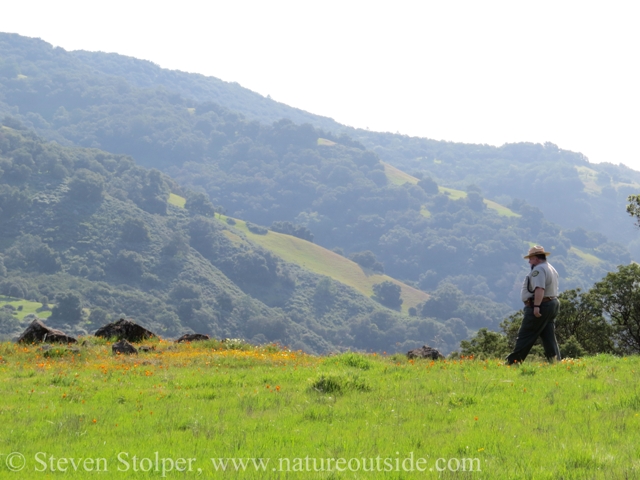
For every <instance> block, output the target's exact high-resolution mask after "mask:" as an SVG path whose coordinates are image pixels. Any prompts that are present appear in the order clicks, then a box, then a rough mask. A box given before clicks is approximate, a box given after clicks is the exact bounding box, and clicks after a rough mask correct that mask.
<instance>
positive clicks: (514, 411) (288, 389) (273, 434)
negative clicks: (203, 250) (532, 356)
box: [0, 339, 640, 480]
mask: <svg viewBox="0 0 640 480" xmlns="http://www.w3.org/2000/svg"><path fill="white" fill-rule="evenodd" d="M88 342H89V345H88V346H83V347H80V352H78V353H75V352H72V353H71V354H65V355H59V356H50V357H43V355H42V352H41V351H40V350H39V348H38V347H37V346H29V347H20V346H16V345H13V344H7V343H5V344H0V357H1V360H0V362H1V363H0V393H1V394H2V396H3V403H2V405H1V406H0V415H1V416H2V421H3V429H2V431H3V434H2V438H1V439H0V442H1V443H2V447H1V449H0V450H1V453H3V458H2V461H0V477H1V478H39V477H40V476H42V478H49V477H58V476H59V477H60V478H62V477H64V478H83V479H84V478H92V477H93V476H94V475H99V476H100V478H139V477H142V478H185V477H190V476H201V478H252V479H253V478H256V479H257V478H261V479H262V478H265V479H272V478H273V479H276V478H304V479H306V478H364V479H368V478H372V479H388V478H393V479H400V478H403V479H411V478H434V479H437V478H488V479H498V480H500V479H514V478H518V479H519V478H531V479H553V480H555V479H559V478H563V479H585V478H589V479H591V478H593V479H627V478H638V476H640V460H639V458H640V447H639V446H638V438H639V433H638V432H640V417H639V414H640V390H639V389H638V376H637V373H636V372H637V371H638V369H640V359H639V358H638V357H629V358H616V357H611V356H598V357H593V358H587V359H584V360H580V361H573V360H569V361H565V362H563V363H558V364H554V365H547V364H539V363H537V362H528V363H526V364H525V368H523V367H518V368H513V367H511V368H509V367H505V366H503V365H502V364H501V362H500V361H497V360H493V361H476V360H462V361H453V362H452V361H448V362H432V361H407V360H406V359H404V358H403V357H400V356H393V357H385V356H380V355H363V354H343V355H339V356H336V357H312V356H306V355H303V354H301V353H300V352H290V351H287V350H280V349H278V348H274V347H271V346H269V347H263V348H249V349H240V350H230V349H225V348H224V346H223V344H219V343H217V342H205V343H203V344H197V343H194V344H191V345H173V344H171V343H165V342H161V343H157V344H156V350H155V351H154V352H153V353H150V354H140V355H139V356H136V357H123V356H115V357H114V356H112V355H111V353H110V348H109V345H100V344H94V343H93V342H92V340H91V339H89V340H88ZM363 366H364V368H363ZM9 452H20V453H21V454H23V455H24V456H25V460H26V468H25V470H23V471H22V472H21V473H13V472H10V471H9V470H8V468H7V463H6V462H7V460H6V456H7V455H8V454H9ZM39 452H44V453H42V454H40V453H39ZM155 452H158V459H159V462H158V471H157V472H154V471H152V472H149V473H143V472H140V471H138V472H135V471H133V456H134V455H135V456H136V459H137V466H138V468H140V466H148V465H149V463H146V461H142V463H140V459H143V458H150V459H151V464H150V465H151V466H152V468H154V462H155V456H156V453H155ZM36 455H39V457H37V458H39V459H40V460H42V461H43V462H44V464H43V463H40V462H37V461H36ZM118 456H120V457H118ZM51 457H53V458H54V460H53V466H54V468H58V467H60V466H62V467H65V464H64V462H63V463H62V464H60V463H59V462H58V461H57V459H58V458H74V462H75V463H76V465H80V466H79V469H78V471H74V469H73V467H72V464H71V461H70V460H68V461H67V464H66V467H67V471H66V472H59V471H57V472H52V471H51V463H50V458H51ZM307 457H308V458H309V459H310V463H309V465H310V466H311V467H310V469H311V470H312V469H313V459H316V466H319V465H320V463H319V461H320V459H321V458H322V459H333V472H326V471H325V472H318V473H314V472H313V471H310V472H309V471H306V468H307V466H306V458H307ZM376 457H380V458H381V461H380V463H379V465H380V467H381V470H384V468H385V463H384V460H385V459H389V462H390V463H389V464H390V465H391V468H392V469H395V468H396V459H398V469H399V470H400V471H390V472H389V471H387V472H385V471H376V468H375V467H374V471H369V472H366V471H362V469H361V470H360V471H358V472H350V471H349V470H348V467H346V465H348V463H345V464H341V465H343V466H345V467H346V468H347V471H345V472H336V471H335V467H336V464H335V462H336V459H338V458H344V459H346V460H345V462H348V461H349V460H350V459H359V460H358V461H359V462H361V459H362V458H366V459H369V458H371V459H374V460H373V465H374V466H375V465H376V463H375V459H376ZM80 458H82V459H85V458H94V459H95V458H100V459H104V461H103V463H104V465H106V471H103V472H101V473H100V474H96V472H95V471H94V472H91V473H87V472H85V471H84V470H83V468H85V466H87V465H88V466H93V468H94V469H95V465H96V464H95V462H94V463H93V464H91V462H89V463H88V464H79V463H78V459H80ZM119 458H120V460H119ZM163 458H167V459H169V458H170V459H172V460H173V462H174V469H173V471H166V472H165V475H166V477H163V473H162V465H163V463H164V466H165V469H167V470H169V468H170V466H171V462H169V461H167V460H165V461H164V462H162V459H163ZM178 458H185V459H190V458H193V459H194V460H192V461H191V468H192V469H191V471H185V472H177V471H176V470H175V461H176V460H177V459H178ZM211 458H214V459H215V461H216V464H217V465H218V468H220V466H219V465H220V460H219V459H222V462H225V460H224V459H225V458H235V459H247V458H262V459H263V462H265V463H266V462H267V461H268V463H266V468H265V470H264V471H262V470H261V468H260V467H259V465H260V464H259V462H256V463H257V465H258V471H256V468H255V467H254V466H253V464H252V463H251V462H249V465H248V467H247V468H246V470H244V471H240V472H236V471H235V469H234V466H233V462H232V461H229V462H228V463H227V471H225V472H222V471H220V470H218V471H216V469H215V467H214V465H213V462H212V461H211ZM411 458H413V460H414V468H415V465H416V460H417V459H421V458H424V459H425V460H424V461H421V463H420V464H419V465H420V466H421V468H426V471H425V472H418V471H413V472H404V471H402V463H403V461H405V459H411ZM267 459H268V460H267ZM280 459H283V460H280ZM296 459H299V460H296ZM439 459H444V460H439ZM476 459H477V460H476ZM17 460H19V459H18V458H16V461H17ZM449 460H451V462H450V465H451V466H452V469H455V467H456V465H458V466H459V467H458V468H459V470H460V471H458V472H451V471H447V470H446V465H447V463H448V462H449ZM125 462H126V463H125ZM236 463H237V464H238V461H237V460H236ZM265 463H263V465H264V464H265ZM14 464H15V462H14ZM127 464H128V467H129V468H128V469H126V467H127ZM463 464H464V465H465V467H466V468H469V467H471V466H472V465H473V468H474V470H475V471H473V472H469V471H467V472H462V471H461V469H462V465H463ZM104 465H103V466H104ZM187 465H188V462H187V461H186V460H185V463H184V466H185V467H186V466H187ZM238 465H239V464H238ZM326 465H327V464H326V463H325V467H326ZM356 465H357V464H356V463H355V462H353V461H352V466H353V467H354V468H355V467H356ZM287 466H289V469H290V471H288V472H286V471H285V472H283V471H280V470H286V468H287ZM405 466H406V467H407V468H408V467H410V462H409V461H408V460H407V461H406V462H405ZM436 467H440V468H442V467H444V468H445V471H442V472H438V471H437V470H436ZM118 468H120V471H119V470H118ZM239 468H240V469H241V468H242V467H239ZM274 468H275V471H274ZM295 468H298V469H299V470H302V471H295ZM36 469H41V470H44V471H42V472H37V473H35V472H36ZM198 469H199V470H198ZM429 469H431V471H430V470H429ZM125 470H126V471H125Z"/></svg>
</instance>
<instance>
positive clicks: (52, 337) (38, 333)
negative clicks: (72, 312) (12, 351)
mask: <svg viewBox="0 0 640 480" xmlns="http://www.w3.org/2000/svg"><path fill="white" fill-rule="evenodd" d="M77 341H78V340H76V339H75V338H73V337H71V336H69V335H67V334H66V333H64V332H63V331H61V330H56V329H55V328H49V327H47V326H46V325H45V324H44V323H42V321H40V320H34V321H33V322H31V324H30V325H29V326H28V327H27V328H26V329H25V331H24V332H22V335H20V337H19V338H18V340H17V342H18V343H76V342H77Z"/></svg>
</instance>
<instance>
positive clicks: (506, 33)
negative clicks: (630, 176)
mask: <svg viewBox="0 0 640 480" xmlns="http://www.w3.org/2000/svg"><path fill="white" fill-rule="evenodd" d="M1 3H2V8H1V11H2V13H1V14H0V31H4V32H15V33H19V34H22V35H26V36H30V37H40V38H42V39H43V40H46V41H47V42H49V43H52V44H54V45H56V46H61V47H63V48H65V49H66V50H75V49H83V50H102V51H107V52H117V53H120V54H124V55H130V56H134V57H137V58H143V59H147V60H152V61H153V62H155V63H157V64H159V65H160V66H162V67H166V68H172V69H179V70H184V71H189V72H198V73H202V74H205V75H211V76H215V77H218V78H221V79H223V80H227V81H236V82H238V83H240V84H241V85H243V86H245V87H247V88H250V89H251V90H254V91H256V92H259V93H261V94H263V95H267V94H269V95H271V97H272V98H274V99H275V100H278V101H281V102H284V103H286V104H289V105H292V106H295V107H298V108H302V109H304V110H307V111H310V112H313V113H317V114H321V115H325V116H329V117H332V118H334V119H335V120H337V121H339V122H341V123H345V124H348V125H352V126H356V127H362V128H366V127H368V128H370V129H371V130H380V131H391V132H400V133H405V134H408V135H415V136H422V137H429V138H434V139H438V140H440V139H441V140H451V141H460V142H473V143H489V144H493V145H501V144H503V143H505V142H515V141H530V142H546V141H550V142H553V143H556V144H557V145H559V146H560V147H561V148H565V149H569V150H574V151H580V152H582V153H584V154H585V155H587V157H589V159H590V160H591V161H593V162H603V161H608V162H613V163H624V164H626V165H629V166H631V167H632V168H635V169H637V170H640V152H639V150H638V148H637V146H636V145H635V143H636V141H637V136H638V133H639V132H640V113H639V112H640V93H639V89H640V62H639V55H638V53H639V52H638V50H639V48H640V28H638V27H637V23H638V9H639V8H637V7H636V5H640V4H637V3H636V2H633V1H627V2H616V1H611V0H610V1H607V2H593V1H584V0H583V1H561V0H555V1H540V0H538V1H536V2H519V1H513V0H509V1H491V0H486V1H482V2H480V1H477V0H476V1H451V0H449V1H437V2H436V1H427V0H424V1H398V0H394V1H387V2H376V1H372V0H369V1H349V0H340V1H334V0H323V1H304V0H296V1H281V0H270V1H264V0H262V1H247V0H225V1H215V0H213V1H204V0H200V1H193V0H182V1H180V2H177V1H172V2H166V1H161V0H157V1H153V2H150V1H136V0H128V1H121V0H110V1H109V2H107V1H102V2H97V1H87V0H82V1H72V0H56V1H51V0H46V1H42V0H19V1H8V0H2V2H1Z"/></svg>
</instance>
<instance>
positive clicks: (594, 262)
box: [569, 247, 603, 266]
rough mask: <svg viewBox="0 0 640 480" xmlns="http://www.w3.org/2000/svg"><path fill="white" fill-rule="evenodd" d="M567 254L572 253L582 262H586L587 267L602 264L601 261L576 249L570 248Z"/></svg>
mask: <svg viewBox="0 0 640 480" xmlns="http://www.w3.org/2000/svg"><path fill="white" fill-rule="evenodd" d="M569 253H573V254H574V255H577V256H578V257H580V258H581V259H582V260H584V261H585V262H587V263H588V264H589V265H593V266H598V265H600V264H601V263H602V262H603V260H601V259H599V258H598V257H596V256H595V255H593V254H591V253H587V252H584V251H582V250H580V249H579V248H576V247H571V248H570V249H569Z"/></svg>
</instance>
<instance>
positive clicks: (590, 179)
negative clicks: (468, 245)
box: [70, 51, 640, 261]
mask: <svg viewBox="0 0 640 480" xmlns="http://www.w3.org/2000/svg"><path fill="white" fill-rule="evenodd" d="M70 55H71V56H72V57H73V58H75V59H78V60H80V61H81V62H82V63H83V64H85V65H87V66H90V67H91V68H94V69H96V70H97V71H99V72H102V73H104V74H108V75H115V76H118V77H121V78H123V79H126V80H127V82H129V83H130V84H132V85H136V86H138V87H144V88H152V87H159V86H162V87H164V88H166V89H167V90H168V91H172V92H176V93H179V94H180V95H181V96H182V97H184V98H186V99H190V100H193V101H196V102H204V101H213V102H216V103H218V104H220V105H221V106H224V107H227V108H229V109H230V110H232V111H236V112H239V113H242V114H243V115H245V116H246V117H247V119H249V120H258V121H260V122H263V123H272V122H274V121H278V120H280V119H281V118H288V119H290V120H292V121H293V122H295V123H298V124H302V123H309V124H311V125H313V126H315V127H317V128H321V129H323V130H327V131H330V132H332V133H333V134H334V135H338V136H341V135H346V136H349V137H351V138H353V139H355V140H357V141H359V142H360V143H361V144H362V145H363V146H365V147H366V148H368V149H371V150H372V151H374V152H375V153H376V154H377V155H378V156H379V157H380V158H381V159H382V160H384V161H386V162H389V163H390V164H392V165H394V166H396V167H399V168H401V169H403V170H405V171H407V172H411V173H417V174H423V175H427V176H431V177H432V178H434V179H435V180H436V181H437V182H438V183H441V184H443V185H447V186H450V187H457V188H462V189H465V188H466V187H467V186H468V185H472V184H473V185H477V186H479V187H480V188H481V189H482V191H483V192H484V194H485V195H487V197H489V198H492V199H495V200H498V201H499V202H500V203H502V204H504V205H509V204H510V203H511V202H514V201H515V202H517V201H518V200H525V201H526V202H527V203H529V204H530V205H532V206H534V207H537V208H539V209H540V210H542V212H543V213H544V215H545V216H546V218H548V219H549V220H551V221H553V222H555V223H558V224H559V225H561V226H562V227H563V228H565V229H576V228H582V229H584V230H592V231H595V232H598V233H601V234H603V235H605V236H606V237H607V238H608V240H609V241H614V242H619V243H622V244H624V245H625V246H627V247H628V248H629V249H630V251H631V254H632V255H633V258H634V259H635V260H638V261H640V238H639V236H638V234H637V230H636V229H635V228H634V226H633V223H632V222H630V221H629V217H628V216H627V215H626V213H625V205H626V202H627V197H628V195H630V194H637V193H638V192H640V172H637V171H635V170H632V169H630V168H628V167H625V166H624V165H621V164H620V162H623V161H625V159H624V158H611V159H610V160H609V162H608V163H601V164H593V163H589V162H588V160H587V159H586V158H585V157H584V156H583V155H582V154H580V153H575V152H570V151H567V150H562V149H560V148H558V147H557V146H556V145H553V144H551V143H547V144H544V145H540V144H532V143H517V144H507V145H504V146H502V147H493V146H490V145H473V144H464V143H456V142H444V141H437V140H432V139H428V138H419V137H409V136H406V135H399V134H392V133H379V132H370V131H367V130H362V129H354V128H350V127H346V126H344V125H340V124H339V123H337V122H335V121H334V120H332V119H330V118H326V117H322V116H319V115H313V114H310V113H308V112H304V111H301V110H299V109H296V108H292V107H290V106H287V105H284V104H281V103H278V102H276V101H274V100H271V99H270V98H265V97H263V96H261V95H259V94H257V93H254V92H252V91H250V90H247V89H245V88H242V87H241V86H240V85H238V84H237V83H227V82H223V81H221V80H218V79H216V78H213V77H204V76H202V75H197V74H188V73H184V72H179V71H171V70H166V69H162V68H160V67H159V66H157V65H155V64H153V63H151V62H148V61H142V60H137V59H134V58H131V57H125V56H122V55H117V54H107V53H100V52H84V51H76V52H70ZM613 232H615V233H613ZM583 246H587V245H583Z"/></svg>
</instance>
